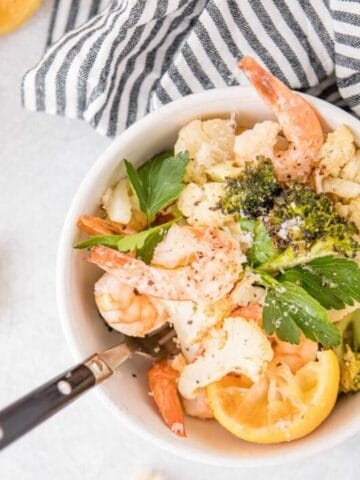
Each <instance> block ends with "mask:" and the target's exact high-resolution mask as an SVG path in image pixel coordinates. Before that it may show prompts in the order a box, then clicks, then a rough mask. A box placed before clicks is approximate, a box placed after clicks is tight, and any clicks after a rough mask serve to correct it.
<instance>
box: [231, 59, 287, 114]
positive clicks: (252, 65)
mask: <svg viewBox="0 0 360 480" xmlns="http://www.w3.org/2000/svg"><path fill="white" fill-rule="evenodd" d="M238 67H239V68H240V69H241V70H243V71H244V72H245V74H246V76H247V77H248V79H249V80H250V82H251V83H252V84H253V85H254V87H255V88H256V90H257V92H258V93H259V95H260V96H261V97H262V99H263V100H264V101H265V102H266V103H267V104H268V105H269V106H270V107H273V106H274V105H276V104H277V102H278V100H279V95H278V93H277V90H276V88H274V86H275V85H277V86H279V84H280V85H282V83H281V82H280V81H279V80H278V79H277V78H276V77H274V76H273V75H271V73H270V72H268V71H267V70H265V68H263V67H262V66H261V65H259V64H258V63H257V62H256V61H255V60H254V59H253V58H252V57H248V56H245V57H243V59H242V60H241V61H240V62H239V64H238Z"/></svg>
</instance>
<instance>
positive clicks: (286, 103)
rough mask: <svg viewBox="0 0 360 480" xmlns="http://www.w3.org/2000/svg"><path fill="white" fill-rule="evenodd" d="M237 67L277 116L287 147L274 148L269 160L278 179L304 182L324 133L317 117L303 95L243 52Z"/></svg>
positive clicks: (309, 173) (316, 155) (315, 157)
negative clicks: (287, 143) (274, 150)
mask: <svg viewBox="0 0 360 480" xmlns="http://www.w3.org/2000/svg"><path fill="white" fill-rule="evenodd" d="M239 67H240V68H241V69H242V70H243V71H244V72H245V74H246V76H247V77H248V79H249V80H250V82H251V83H252V85H253V86H254V87H255V89H256V91H257V92H258V94H259V95H260V96H261V98H262V99H263V100H264V102H265V103H267V104H268V105H269V107H270V108H271V109H272V110H273V112H274V113H275V114H276V116H277V117H278V120H279V123H280V125H281V128H282V131H283V134H284V135H285V137H286V139H287V140H288V142H289V145H288V147H287V148H286V149H285V150H283V151H279V152H274V155H273V158H272V161H273V165H274V169H275V172H276V175H277V177H278V179H279V180H280V181H285V182H286V181H289V180H299V181H301V182H306V181H307V180H308V178H309V176H310V175H311V173H312V171H313V169H314V166H315V163H316V161H317V159H318V155H319V153H320V149H321V146H322V144H323V142H324V135H323V131H322V126H321V123H320V120H319V118H318V116H317V114H316V112H315V110H314V109H313V107H312V106H311V105H310V103H308V102H307V101H306V100H305V98H304V97H303V96H302V95H300V94H299V93H297V92H294V91H292V90H291V89H290V88H288V87H287V86H286V85H285V84H284V83H283V82H281V81H280V80H279V79H277V78H276V77H274V76H273V75H272V74H271V73H270V72H268V71H267V70H265V68H263V67H262V66H261V65H259V64H258V63H257V62H256V60H255V59H253V58H251V57H247V56H245V57H244V58H243V59H242V60H241V61H240V63H239Z"/></svg>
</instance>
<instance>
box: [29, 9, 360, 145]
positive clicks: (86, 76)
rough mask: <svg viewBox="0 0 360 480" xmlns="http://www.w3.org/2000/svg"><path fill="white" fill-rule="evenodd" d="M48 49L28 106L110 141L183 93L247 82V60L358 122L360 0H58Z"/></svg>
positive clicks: (32, 81) (32, 74)
mask: <svg viewBox="0 0 360 480" xmlns="http://www.w3.org/2000/svg"><path fill="white" fill-rule="evenodd" d="M46 47H47V49H46V51H45V54H44V56H43V58H42V59H41V61H40V62H39V64H38V65H37V66H36V67H34V68H33V69H32V70H30V71H29V72H28V73H27V74H26V75H25V77H24V79H23V86H22V94H23V104H24V106H25V107H26V108H28V109H30V110H34V111H45V112H47V113H51V114H57V115H66V116H67V117H70V118H82V119H84V120H86V121H87V122H89V123H90V124H91V125H92V126H93V127H94V128H95V129H96V130H97V131H98V132H99V133H102V134H104V135H109V136H114V135H116V134H118V133H120V132H121V131H122V130H124V129H125V128H126V127H127V126H129V125H130V124H131V123H133V122H134V121H135V120H137V119H138V118H140V117H142V116H143V115H145V114H146V113H147V112H148V111H149V110H152V109H156V108H158V107H159V106H161V105H163V104H165V103H168V102H170V101H172V100H174V99H176V98H179V97H181V96H184V95H188V94H190V93H193V92H200V91H202V90H204V89H210V88H216V87H223V86H226V85H238V84H245V83H246V82H247V81H246V79H245V77H244V76H243V74H242V73H241V72H239V71H238V70H237V68H236V64H237V62H238V60H239V58H241V57H242V56H243V55H244V54H249V55H252V56H255V57H257V58H258V60H260V61H261V62H262V63H263V64H264V65H265V66H266V67H267V68H268V69H270V70H271V72H272V73H273V74H274V75H276V76H277V77H278V78H280V79H281V80H283V81H284V82H286V83H287V84H288V85H290V86H291V87H292V88H295V89H299V90H301V91H306V92H309V93H311V94H313V95H316V96H320V97H322V98H325V99H326V100H328V101H330V102H331V103H333V104H336V105H339V106H341V107H343V108H347V109H351V110H352V111H353V112H354V113H355V114H357V115H359V116H360V0H113V1H110V0H54V5H53V11H52V15H51V19H50V25H49V32H48V38H47V45H46Z"/></svg>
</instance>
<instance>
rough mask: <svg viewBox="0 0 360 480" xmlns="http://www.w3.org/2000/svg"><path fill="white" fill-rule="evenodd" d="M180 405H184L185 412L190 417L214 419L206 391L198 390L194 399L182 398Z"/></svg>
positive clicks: (203, 389)
mask: <svg viewBox="0 0 360 480" xmlns="http://www.w3.org/2000/svg"><path fill="white" fill-rule="evenodd" d="M182 403H183V405H184V409H185V412H186V413H187V414H188V415H190V416H191V417H196V418H201V419H202V420H205V419H207V418H214V414H213V411H212V410H211V407H210V405H209V401H208V399H207V396H206V389H205V388H199V390H198V391H197V392H196V394H195V398H185V397H184V398H183V399H182Z"/></svg>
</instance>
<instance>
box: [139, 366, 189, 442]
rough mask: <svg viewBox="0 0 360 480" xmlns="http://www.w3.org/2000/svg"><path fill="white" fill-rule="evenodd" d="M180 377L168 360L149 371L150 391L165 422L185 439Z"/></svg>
mask: <svg viewBox="0 0 360 480" xmlns="http://www.w3.org/2000/svg"><path fill="white" fill-rule="evenodd" d="M178 377H179V373H178V372H177V371H176V370H175V369H174V368H172V367H171V366H170V365H169V364H168V363H167V361H166V360H161V361H160V362H158V363H155V365H153V366H152V367H151V368H150V370H149V371H148V379H149V386H150V390H151V393H152V396H153V398H154V401H155V403H156V405H157V407H158V409H159V412H160V414H161V416H162V418H163V419H164V422H165V423H166V425H167V426H168V427H169V428H170V430H171V431H172V432H173V433H175V434H176V435H179V436H180V437H185V436H186V433H185V426H184V412H183V408H182V405H181V402H180V398H179V394H178V389H177V379H178Z"/></svg>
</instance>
